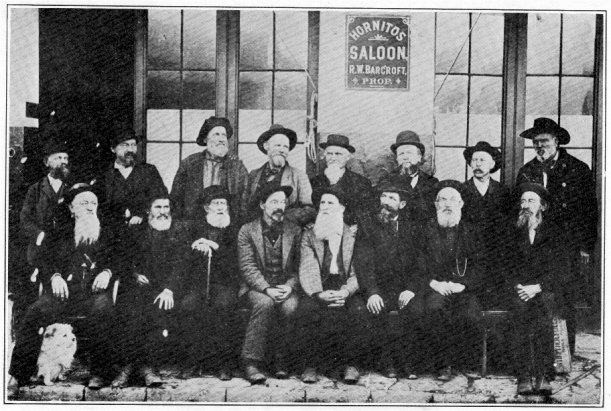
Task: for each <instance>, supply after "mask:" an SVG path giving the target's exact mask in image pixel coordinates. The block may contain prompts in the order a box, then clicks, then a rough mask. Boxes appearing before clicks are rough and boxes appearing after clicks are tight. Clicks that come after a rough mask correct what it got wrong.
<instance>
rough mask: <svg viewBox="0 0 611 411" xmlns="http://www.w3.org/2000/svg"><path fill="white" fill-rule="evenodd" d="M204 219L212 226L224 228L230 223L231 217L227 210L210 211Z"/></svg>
mask: <svg viewBox="0 0 611 411" xmlns="http://www.w3.org/2000/svg"><path fill="white" fill-rule="evenodd" d="M206 221H207V222H208V224H210V225H211V226H212V227H216V228H225V227H227V226H229V224H230V223H231V217H230V216H229V212H228V211H223V212H222V213H213V212H210V213H208V214H206Z"/></svg>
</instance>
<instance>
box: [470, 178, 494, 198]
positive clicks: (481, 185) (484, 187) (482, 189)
mask: <svg viewBox="0 0 611 411" xmlns="http://www.w3.org/2000/svg"><path fill="white" fill-rule="evenodd" d="M473 184H475V188H477V191H479V193H480V194H481V195H482V196H484V195H486V193H487V192H488V187H490V178H488V179H487V180H486V181H484V182H482V181H480V180H478V179H477V178H475V177H473Z"/></svg>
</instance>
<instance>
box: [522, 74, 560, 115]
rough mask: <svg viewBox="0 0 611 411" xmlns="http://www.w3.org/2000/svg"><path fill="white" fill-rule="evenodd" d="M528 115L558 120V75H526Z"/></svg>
mask: <svg viewBox="0 0 611 411" xmlns="http://www.w3.org/2000/svg"><path fill="white" fill-rule="evenodd" d="M526 115H527V116H534V117H550V118H552V119H554V120H555V121H556V120H557V117H558V77H526ZM529 124H531V123H528V122H527V123H526V125H527V126H528V125H529Z"/></svg>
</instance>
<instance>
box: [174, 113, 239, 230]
mask: <svg viewBox="0 0 611 411" xmlns="http://www.w3.org/2000/svg"><path fill="white" fill-rule="evenodd" d="M232 135H233V127H231V123H230V122H229V120H228V119H226V118H225V117H216V116H212V117H209V118H208V119H206V121H204V124H203V125H202V127H201V129H200V131H199V134H198V136H197V140H196V143H197V144H198V145H199V146H203V147H205V150H203V151H201V152H199V153H195V154H191V155H190V156H188V157H187V158H185V159H184V160H182V161H181V162H180V167H178V171H177V172H176V176H175V177H174V182H173V183H172V192H171V195H172V203H173V204H174V211H175V213H174V215H175V217H176V218H179V219H197V216H196V215H195V214H194V213H195V211H196V210H197V209H198V201H199V200H200V199H201V198H202V193H203V191H204V189H205V188H206V187H209V186H212V185H221V186H223V187H225V189H226V190H227V191H229V194H231V201H230V203H231V204H230V206H231V207H230V209H231V213H232V215H233V217H234V218H238V219H240V218H241V217H242V216H241V209H242V207H243V204H242V195H243V193H244V192H245V190H246V187H247V185H248V171H247V170H246V167H245V166H244V163H242V160H240V159H239V158H238V157H237V156H236V155H233V154H229V139H230V138H231V136H232Z"/></svg>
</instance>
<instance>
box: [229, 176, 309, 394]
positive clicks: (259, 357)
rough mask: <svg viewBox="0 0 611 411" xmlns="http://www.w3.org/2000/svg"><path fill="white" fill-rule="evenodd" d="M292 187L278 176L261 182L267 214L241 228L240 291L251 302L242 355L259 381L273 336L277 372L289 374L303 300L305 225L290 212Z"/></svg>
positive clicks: (259, 197)
mask: <svg viewBox="0 0 611 411" xmlns="http://www.w3.org/2000/svg"><path fill="white" fill-rule="evenodd" d="M292 193H293V188H292V187H290V186H278V185H277V184H276V183H274V182H271V183H268V184H267V185H265V186H263V187H261V189H259V190H258V193H257V198H256V202H257V203H258V204H259V207H260V208H261V211H262V216H261V217H260V218H256V219H255V220H253V221H251V222H249V223H246V224H244V225H243V226H242V228H241V229H240V232H239V234H238V261H239V265H240V280H241V286H240V291H239V294H238V295H239V297H240V298H243V299H246V300H247V303H248V305H249V306H250V319H249V320H248V326H247V327H246V336H245V338H244V345H243V347H242V361H243V363H244V371H245V374H246V379H248V380H249V381H250V382H251V383H253V384H262V383H263V382H265V379H266V377H265V375H264V374H263V373H261V371H260V370H259V367H260V366H261V364H262V362H263V360H264V359H265V354H266V348H267V341H268V340H271V341H275V342H276V344H275V345H276V347H275V348H276V351H275V368H276V369H275V376H276V378H288V371H287V367H288V365H289V364H288V360H287V355H288V352H289V348H290V345H291V340H292V338H291V337H292V334H293V329H294V324H293V317H294V314H295V311H296V309H297V304H298V301H299V300H298V297H297V292H296V291H297V287H298V285H299V280H298V271H299V245H300V239H301V228H300V227H299V226H298V225H296V224H294V223H292V222H290V221H288V220H287V219H286V218H285V217H284V210H285V209H286V205H287V204H288V202H289V198H290V197H291V194H292ZM272 329H273V330H274V331H276V333H275V334H276V338H274V339H271V338H269V334H270V331H272Z"/></svg>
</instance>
